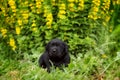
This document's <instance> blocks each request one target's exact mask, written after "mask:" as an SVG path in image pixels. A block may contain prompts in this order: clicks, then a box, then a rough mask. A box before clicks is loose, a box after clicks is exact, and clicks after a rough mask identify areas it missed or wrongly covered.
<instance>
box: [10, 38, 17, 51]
mask: <svg viewBox="0 0 120 80" xmlns="http://www.w3.org/2000/svg"><path fill="white" fill-rule="evenodd" d="M9 45H10V46H11V47H12V50H15V49H16V45H15V40H14V38H10V42H9Z"/></svg>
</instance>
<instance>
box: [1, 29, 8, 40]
mask: <svg viewBox="0 0 120 80" xmlns="http://www.w3.org/2000/svg"><path fill="white" fill-rule="evenodd" d="M1 33H2V36H3V37H4V38H5V37H6V36H7V35H6V33H7V29H4V28H2V29H1Z"/></svg>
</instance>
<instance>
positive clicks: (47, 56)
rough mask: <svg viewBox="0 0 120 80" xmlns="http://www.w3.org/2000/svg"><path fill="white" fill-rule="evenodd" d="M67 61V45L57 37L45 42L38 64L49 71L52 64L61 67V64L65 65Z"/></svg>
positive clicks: (68, 57) (68, 61)
mask: <svg viewBox="0 0 120 80" xmlns="http://www.w3.org/2000/svg"><path fill="white" fill-rule="evenodd" d="M69 63H70V56H69V53H68V46H67V44H66V43H64V42H63V41H61V40H59V39H53V40H51V41H50V42H49V43H48V44H47V46H46V49H45V52H44V53H43V54H42V55H41V56H40V58H39V66H40V67H42V68H47V71H48V72H50V67H51V66H52V65H53V66H55V67H59V68H61V67H62V66H65V67H67V66H68V64H69Z"/></svg>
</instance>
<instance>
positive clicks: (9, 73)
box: [0, 51, 120, 80]
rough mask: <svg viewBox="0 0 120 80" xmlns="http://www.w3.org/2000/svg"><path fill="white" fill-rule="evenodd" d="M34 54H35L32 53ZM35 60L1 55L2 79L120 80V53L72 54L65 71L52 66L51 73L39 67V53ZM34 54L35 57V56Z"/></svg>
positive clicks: (0, 72) (0, 73)
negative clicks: (111, 54)
mask: <svg viewBox="0 0 120 80" xmlns="http://www.w3.org/2000/svg"><path fill="white" fill-rule="evenodd" d="M32 56H33V55H32ZM35 56H36V59H35V61H34V62H33V61H32V60H31V58H32V57H31V56H30V55H27V56H26V57H25V59H24V60H14V59H8V58H5V57H4V56H3V55H1V56H0V58H1V60H0V80H119V79H120V54H119V53H118V55H117V56H115V57H110V56H107V57H106V58H102V57H101V55H95V54H94V52H93V51H89V53H86V54H84V56H83V55H82V54H78V56H77V58H75V57H74V56H73V55H71V63H70V64H69V67H67V68H64V71H61V70H59V69H54V68H52V71H51V73H47V72H46V70H44V69H42V68H40V67H38V58H39V54H38V53H35ZM35 56H34V57H35Z"/></svg>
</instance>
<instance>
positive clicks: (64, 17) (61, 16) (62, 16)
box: [58, 14, 66, 19]
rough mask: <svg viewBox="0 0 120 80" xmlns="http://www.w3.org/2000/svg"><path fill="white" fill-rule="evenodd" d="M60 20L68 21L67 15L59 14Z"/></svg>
mask: <svg viewBox="0 0 120 80" xmlns="http://www.w3.org/2000/svg"><path fill="white" fill-rule="evenodd" d="M58 18H60V19H66V16H65V15H61V14H58Z"/></svg>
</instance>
